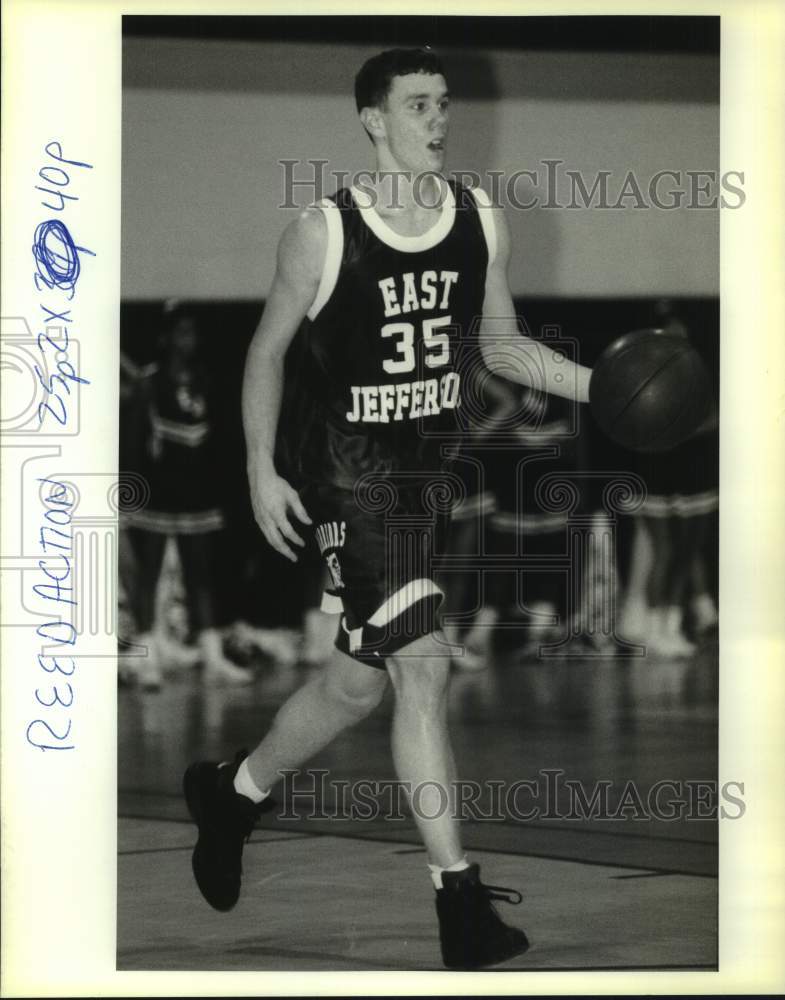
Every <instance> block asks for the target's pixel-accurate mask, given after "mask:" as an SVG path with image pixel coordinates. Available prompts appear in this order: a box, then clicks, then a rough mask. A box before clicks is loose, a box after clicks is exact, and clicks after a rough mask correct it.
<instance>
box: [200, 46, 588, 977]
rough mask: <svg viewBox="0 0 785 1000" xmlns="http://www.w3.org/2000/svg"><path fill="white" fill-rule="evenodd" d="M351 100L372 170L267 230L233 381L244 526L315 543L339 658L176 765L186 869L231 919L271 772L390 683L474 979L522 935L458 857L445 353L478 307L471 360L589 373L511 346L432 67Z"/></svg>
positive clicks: (447, 906)
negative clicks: (448, 612) (215, 753)
mask: <svg viewBox="0 0 785 1000" xmlns="http://www.w3.org/2000/svg"><path fill="white" fill-rule="evenodd" d="M355 97H356V103H357V110H358V112H359V116H360V120H361V122H362V125H363V126H364V128H365V130H366V132H367V134H368V136H369V137H370V139H371V141H372V143H373V146H374V151H375V154H376V166H377V170H378V173H377V174H376V175H375V176H374V178H373V180H372V182H371V183H368V184H365V185H364V186H363V188H359V187H356V186H355V187H352V188H348V189H342V190H340V191H338V192H337V194H335V195H334V196H333V197H331V198H328V199H325V200H324V201H323V202H321V203H320V204H318V205H317V206H314V207H312V208H310V209H307V210H306V211H304V212H302V214H301V215H300V216H299V218H297V219H296V220H295V221H294V222H292V223H291V225H290V226H289V227H288V228H287V229H286V231H285V232H284V234H283V236H282V238H281V242H280V244H279V247H278V263H277V271H276V275H275V279H274V282H273V285H272V288H271V291H270V295H269V298H268V300H267V304H266V308H265V312H264V316H263V318H262V321H261V324H260V326H259V329H258V330H257V332H256V335H255V337H254V339H253V342H252V344H251V347H250V350H249V355H248V360H247V367H246V374H245V384H244V391H243V414H244V424H245V431H246V437H247V444H248V474H249V479H250V488H251V498H252V503H253V508H254V512H255V515H256V519H257V521H258V523H259V527H260V528H261V530H262V532H263V533H264V536H265V538H266V539H267V540H268V542H269V543H270V544H271V545H272V546H273V548H275V549H276V550H277V551H278V552H280V553H282V554H283V555H285V556H287V557H288V558H290V559H295V558H296V555H295V553H296V551H297V549H300V548H301V547H302V546H303V545H304V544H305V540H304V538H303V535H305V534H306V533H307V532H312V533H313V535H314V536H315V538H316V542H317V544H318V545H319V547H320V549H321V550H322V554H323V555H324V558H325V562H326V564H327V567H328V569H329V571H330V574H331V582H332V587H331V588H330V591H329V592H328V593H327V598H326V602H327V603H326V605H325V606H326V607H328V608H330V609H332V610H334V611H336V612H339V613H340V625H339V627H338V637H337V639H336V643H335V645H336V649H335V652H334V655H333V658H332V660H331V661H330V662H329V664H328V665H327V667H326V668H325V669H324V670H323V671H322V672H320V673H319V674H318V675H317V676H315V677H314V678H313V679H312V680H310V681H308V682H307V683H306V684H305V685H304V686H303V687H301V688H300V689H299V690H298V691H297V692H295V693H294V694H293V695H292V696H291V697H290V698H289V699H288V701H286V702H285V703H284V704H283V705H282V706H281V708H280V709H279V711H278V713H277V715H276V717H275V719H274V721H273V724H272V727H271V729H270V731H269V732H268V733H267V735H266V736H265V737H264V739H263V740H262V741H261V743H260V744H259V745H258V746H257V747H256V749H255V750H254V751H253V752H252V753H251V754H250V756H247V757H245V756H244V754H243V753H242V752H241V753H239V754H238V755H237V757H236V758H235V760H234V762H233V763H223V764H215V763H198V764H193V765H191V767H190V768H189V769H188V771H187V772H186V775H185V780H184V787H185V794H186V798H187V801H188V805H189V808H190V810H191V813H192V815H193V817H194V819H195V821H196V823H197V826H198V829H199V838H198V841H197V844H196V848H195V850H194V855H193V869H194V874H195V876H196V881H197V884H198V885H199V888H200V889H201V891H202V893H203V895H204V896H205V898H206V899H207V901H208V902H209V903H210V904H211V905H212V906H214V907H215V908H216V909H220V910H228V909H231V908H232V907H233V906H234V904H235V902H236V901H237V899H238V896H239V892H240V875H241V854H242V847H243V842H244V840H245V839H246V838H247V837H248V836H249V835H250V832H251V830H252V828H253V825H254V821H255V819H256V817H257V816H258V815H259V813H260V812H262V811H264V810H265V809H269V808H271V803H270V798H269V791H270V789H271V787H272V786H273V785H274V784H275V783H276V781H278V780H279V771H281V770H282V769H285V768H296V767H298V766H299V765H301V764H302V763H304V762H305V761H307V760H308V759H309V758H310V757H311V756H313V755H314V754H316V753H317V752H318V751H320V750H321V749H322V748H323V747H325V746H326V745H327V744H328V743H329V742H330V741H331V740H332V739H333V738H334V737H335V736H336V735H337V734H338V733H340V732H341V731H342V730H344V729H345V728H346V727H347V726H351V725H352V724H354V723H356V722H358V721H359V720H360V719H362V718H363V717H364V716H366V715H367V714H368V713H369V712H371V711H372V710H373V709H374V707H375V706H377V705H378V704H379V702H380V701H381V699H382V696H383V695H384V692H385V689H386V688H387V686H388V684H390V683H391V684H392V688H393V691H394V696H395V708H394V715H393V722H392V753H393V760H394V764H395V768H396V772H397V775H398V777H399V779H400V780H401V781H402V782H404V783H406V784H405V785H404V787H409V786H410V787H411V788H416V787H417V786H423V785H424V783H427V784H425V785H424V788H425V791H424V794H423V795H422V798H421V800H420V801H419V802H418V803H417V804H418V806H419V808H416V809H415V808H413V813H414V815H415V821H416V823H417V826H418V829H419V832H420V834H421V836H422V838H423V840H424V842H425V846H426V848H427V852H428V858H429V868H430V872H431V876H432V879H433V883H434V886H435V889H436V910H437V914H438V920H439V927H440V939H441V948H442V958H443V961H444V963H445V965H446V966H448V967H451V968H477V967H481V966H484V965H490V964H494V963H498V962H501V961H504V960H505V959H508V958H511V957H512V956H514V955H517V954H520V953H521V952H523V951H525V950H526V948H527V947H528V941H527V939H526V935H525V934H524V933H523V932H522V931H521V930H518V929H516V928H513V927H510V926H508V925H507V924H505V923H504V922H503V921H502V920H501V918H500V917H499V915H498V914H497V913H496V910H495V909H494V907H493V905H492V900H494V899H505V900H506V901H508V902H519V901H520V895H519V894H517V893H514V892H513V891H512V890H499V889H494V887H491V886H487V885H485V884H484V883H483V882H482V881H481V880H480V875H479V868H478V865H477V864H471V863H469V862H468V861H467V859H466V857H465V856H464V852H463V850H462V848H461V843H460V837H459V826H458V823H457V821H456V816H455V809H454V803H453V801H452V794H453V788H454V782H455V779H456V772H455V762H454V759H453V753H452V750H451V747H450V741H449V738H448V732H447V711H446V709H447V682H448V676H449V662H450V661H449V647H448V646H447V645H446V644H445V642H444V640H443V637H442V635H441V633H440V631H439V628H438V608H439V604H440V602H441V600H442V596H443V594H442V591H441V590H440V588H439V587H438V586H437V584H436V582H435V581H434V579H433V574H432V571H431V569H430V565H429V553H430V552H432V551H434V550H438V548H439V538H438V537H436V536H438V535H440V532H441V531H442V527H441V525H443V522H444V520H445V519H444V518H441V519H440V518H438V517H435V516H434V511H433V506H434V504H433V497H432V496H429V487H430V486H433V485H434V484H436V485H438V484H440V483H442V484H443V483H444V482H446V481H447V480H448V478H449V477H448V470H446V469H445V468H444V466H443V460H442V447H441V443H442V440H443V438H444V437H447V436H449V435H450V434H451V433H452V430H453V429H454V428H455V427H456V426H457V422H456V417H457V414H458V411H459V409H460V406H461V380H462V377H463V374H464V373H463V372H462V369H461V347H462V343H463V340H465V339H466V338H467V337H468V335H469V333H470V331H471V328H472V321H473V320H474V318H475V317H479V316H481V315H484V320H483V324H482V329H481V332H480V342H481V348H482V355H483V357H484V358H485V361H486V362H487V363H488V365H489V366H494V365H501V366H502V368H503V374H505V375H506V376H507V377H510V378H512V379H514V380H518V381H520V382H521V383H524V384H534V385H535V386H536V387H537V388H541V389H544V390H547V391H553V392H555V393H557V394H560V395H565V396H569V397H571V398H573V399H577V400H580V401H585V400H587V398H588V383H589V374H590V373H589V371H588V370H587V369H585V368H582V367H580V366H577V365H574V364H572V363H571V362H569V361H566V360H565V359H564V358H563V357H558V356H555V355H553V354H552V352H550V351H549V350H547V349H546V348H544V347H542V346H541V345H539V344H536V343H535V342H533V341H531V340H528V339H527V338H524V337H520V336H518V335H517V325H516V320H515V311H514V307H513V304H512V299H511V296H510V291H509V288H508V284H507V277H506V270H507V262H508V259H509V253H510V246H509V236H508V231H507V228H506V225H505V223H504V220H503V218H502V216H501V214H500V213H499V212H498V211H496V210H495V209H492V208H491V206H490V204H489V202H488V200H487V198H486V197H485V196H484V194H483V193H482V192H480V191H474V192H469V191H467V190H465V189H463V188H461V187H460V186H458V185H456V184H454V183H448V182H447V181H446V180H445V179H444V178H443V176H442V170H443V165H444V159H445V147H446V142H447V131H448V124H449V118H450V114H449V102H450V97H449V93H448V91H447V84H446V82H445V79H444V75H443V72H442V67H441V64H440V62H439V60H438V58H437V57H436V55H435V54H434V53H432V52H431V51H430V50H394V51H389V52H383V53H381V54H380V55H377V56H375V57H374V58H373V59H371V60H369V61H368V62H367V63H366V64H365V65H364V66H363V67H362V68H361V70H360V72H359V74H358V75H357V78H356V81H355ZM391 182H393V183H391ZM306 317H307V319H308V324H307V326H306V329H305V333H304V336H305V351H304V355H303V361H302V365H300V366H298V367H300V368H301V376H302V378H303V382H302V383H301V384H302V386H303V388H302V389H301V390H300V391H298V392H297V393H296V394H295V396H296V402H297V403H299V407H297V406H296V407H295V413H294V414H287V415H286V419H285V423H286V427H285V428H284V427H282V430H286V431H287V432H289V433H290V434H291V433H292V432H294V435H295V437H294V440H291V441H290V442H289V445H288V447H287V448H284V449H283V454H284V455H285V459H286V460H285V464H283V465H282V466H281V468H282V469H285V470H286V476H282V475H281V469H279V468H278V467H277V465H276V461H275V458H274V456H275V455H276V453H275V450H274V446H275V437H276V428H277V424H278V422H279V413H280V406H281V398H282V391H283V385H282V383H283V376H282V373H283V365H284V355H285V354H286V351H287V348H288V346H289V344H290V343H291V341H292V339H293V337H294V335H295V333H296V331H297V330H298V328H299V327H300V325H301V323H302V321H303V320H304V319H305V318H306ZM498 317H503V318H502V319H498ZM462 338H463V340H462ZM504 338H507V339H506V340H505V339H504ZM500 340H504V343H503V345H502V347H500V346H499V342H500ZM510 341H513V342H510ZM295 420H296V421H297V422H295ZM281 423H282V424H283V423H284V421H283V420H282V421H281ZM392 522H395V523H397V524H402V525H403V526H404V527H403V529H402V535H403V536H404V539H403V540H404V542H405V543H406V544H401V545H397V544H396V543H395V541H394V540H390V541H389V542H388V537H387V534H388V532H387V529H388V527H389V524H390V523H392ZM392 538H393V536H392V535H391V539H392ZM443 795H446V796H448V797H449V802H450V808H447V809H444V808H443V798H442V796H443ZM413 805H414V804H413ZM425 817H435V818H425Z"/></svg>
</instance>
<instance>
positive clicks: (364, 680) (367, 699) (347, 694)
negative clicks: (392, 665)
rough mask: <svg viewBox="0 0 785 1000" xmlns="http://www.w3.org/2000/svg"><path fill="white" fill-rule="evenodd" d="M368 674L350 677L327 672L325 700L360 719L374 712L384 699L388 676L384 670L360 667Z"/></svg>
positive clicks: (323, 682)
mask: <svg viewBox="0 0 785 1000" xmlns="http://www.w3.org/2000/svg"><path fill="white" fill-rule="evenodd" d="M359 669H361V670H366V671H367V674H362V675H358V676H356V677H349V676H347V675H346V674H345V673H340V674H338V673H331V672H329V671H325V673H324V675H323V677H322V694H323V696H324V698H325V699H326V700H327V701H328V702H329V703H332V704H334V705H337V706H339V707H340V708H341V710H342V711H344V712H347V713H348V714H349V715H354V716H356V717H357V718H358V719H362V718H364V717H365V716H366V715H368V714H369V713H370V712H372V711H373V710H374V709H375V708H376V706H377V705H378V704H379V702H381V700H382V698H383V697H384V692H385V690H386V689H387V675H386V674H385V673H384V671H382V670H371V668H367V667H360V668H359Z"/></svg>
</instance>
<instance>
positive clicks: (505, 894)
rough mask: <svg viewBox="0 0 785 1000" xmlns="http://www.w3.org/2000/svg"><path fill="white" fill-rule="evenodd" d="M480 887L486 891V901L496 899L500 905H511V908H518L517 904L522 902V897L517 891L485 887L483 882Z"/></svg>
mask: <svg viewBox="0 0 785 1000" xmlns="http://www.w3.org/2000/svg"><path fill="white" fill-rule="evenodd" d="M480 885H481V886H482V888H483V889H485V890H486V892H487V895H488V899H497V900H499V901H500V902H502V903H511V904H512V905H513V906H518V904H519V903H522V902H523V896H522V895H521V894H520V893H519V892H518V890H517V889H507V888H505V887H504V886H502V885H486V884H485V883H484V882H481V883H480Z"/></svg>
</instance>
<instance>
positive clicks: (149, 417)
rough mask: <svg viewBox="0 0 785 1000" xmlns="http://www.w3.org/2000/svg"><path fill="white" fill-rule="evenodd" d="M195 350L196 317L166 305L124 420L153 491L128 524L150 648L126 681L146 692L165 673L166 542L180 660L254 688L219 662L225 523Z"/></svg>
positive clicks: (210, 676) (139, 611)
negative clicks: (175, 577)
mask: <svg viewBox="0 0 785 1000" xmlns="http://www.w3.org/2000/svg"><path fill="white" fill-rule="evenodd" d="M200 342H201V337H200V333H199V330H198V329H197V325H196V322H195V320H194V317H193V316H192V315H191V314H190V313H189V312H188V311H186V310H185V309H183V308H181V307H179V306H177V305H171V304H170V305H169V307H168V308H167V310H166V312H165V320H164V328H163V332H162V336H161V341H160V356H159V360H158V362H157V363H155V364H152V365H149V366H147V367H146V368H145V369H143V370H142V371H141V373H140V376H139V378H138V380H137V384H136V394H135V396H136V398H135V401H134V405H133V407H132V412H131V413H129V414H128V419H127V420H126V436H127V440H128V441H129V442H135V443H136V447H135V449H134V450H135V454H134V456H133V457H132V458H131V466H132V468H134V469H135V471H138V472H139V473H140V474H141V475H143V476H144V478H145V479H146V480H147V482H148V484H149V490H150V498H149V503H148V504H147V506H146V507H144V508H142V509H141V510H138V511H133V512H129V513H128V514H126V515H125V522H126V525H127V528H128V537H129V540H130V543H131V547H132V550H133V555H134V559H135V585H134V594H133V597H132V603H133V607H134V618H135V621H136V625H137V629H138V635H137V637H136V642H137V644H138V645H141V646H144V647H146V649H147V655H146V656H142V657H139V658H137V659H135V660H133V661H130V662H133V663H134V666H133V667H132V668H131V673H132V674H133V675H135V678H136V679H137V680H138V681H139V683H140V684H141V685H142V686H144V687H152V688H155V687H158V686H160V684H161V680H162V676H163V670H164V667H165V666H167V665H168V664H167V648H166V645H165V644H164V643H163V642H162V641H161V632H162V629H161V628H160V626H161V625H162V624H163V623H162V622H161V621H160V616H158V618H157V615H156V611H157V608H156V597H157V594H158V584H159V579H160V577H161V569H162V565H163V562H164V555H165V552H166V543H167V539H169V538H173V539H174V540H175V542H176V548H177V554H178V556H179V562H180V570H181V575H182V584H183V588H184V591H185V597H186V607H187V615H188V620H189V625H190V631H191V632H192V633H193V634H194V635H195V638H196V644H197V649H198V655H195V656H193V657H188V655H187V654H185V660H186V662H187V661H188V660H189V659H190V660H192V661H195V660H196V659H197V658H198V659H199V660H201V662H202V664H203V669H204V678H205V680H208V681H210V682H228V683H232V684H236V683H241V684H246V683H249V682H250V681H251V680H252V679H253V675H252V673H251V672H250V671H248V670H245V669H243V668H241V667H238V666H237V665H236V664H233V663H232V662H230V661H229V660H228V659H227V658H226V657H225V656H224V653H223V646H222V638H221V632H220V626H221V624H222V622H221V620H220V619H221V610H220V608H219V602H218V598H217V593H216V585H217V582H218V572H217V568H218V555H219V546H220V544H221V534H222V531H223V528H224V518H223V513H222V511H221V505H220V494H219V486H220V481H221V480H220V475H219V474H218V471H217V470H218V469H219V468H220V466H219V464H218V458H219V451H218V444H217V442H216V440H215V437H214V434H213V427H212V424H211V407H212V404H213V400H212V399H211V384H210V375H209V371H208V369H207V367H206V365H205V364H204V360H203V357H202V355H201V351H200ZM156 625H158V626H159V627H158V628H156ZM170 653H171V651H170ZM169 662H170V663H171V658H170V661H169ZM172 665H174V664H172Z"/></svg>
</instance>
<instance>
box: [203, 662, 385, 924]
mask: <svg viewBox="0 0 785 1000" xmlns="http://www.w3.org/2000/svg"><path fill="white" fill-rule="evenodd" d="M386 686H387V674H386V673H385V672H384V671H383V670H379V669H376V668H374V667H370V666H367V665H366V664H363V663H358V662H357V661H356V660H353V659H351V658H350V657H348V656H347V655H345V654H344V653H342V652H340V651H339V650H337V649H336V650H335V651H334V654H333V656H332V658H331V660H330V662H329V664H328V665H327V667H326V668H325V669H324V670H322V671H320V672H319V673H318V674H316V675H315V676H314V677H313V678H312V679H311V680H310V681H309V682H307V683H306V684H305V685H303V687H301V688H300V689H299V690H298V691H296V692H295V693H294V694H293V695H291V696H290V698H289V699H288V700H287V701H286V702H284V704H283V705H282V706H281V708H280V709H279V710H278V713H277V715H276V717H275V719H274V721H273V725H272V727H271V729H270V731H269V733H268V734H267V735H266V736H265V737H264V739H263V740H262V742H261V743H260V744H259V746H258V747H256V749H255V750H254V751H253V753H252V754H251V756H250V758H248V759H247V760H246V759H245V753H244V752H242V751H241V752H240V753H238V754H237V755H236V757H235V759H234V761H233V762H224V763H221V764H218V763H214V762H199V763H196V764H192V765H191V766H190V767H189V768H188V770H187V771H186V773H185V777H184V779H183V789H184V792H185V797H186V801H187V803H188V808H189V811H190V813H191V816H192V817H193V819H194V821H195V822H196V824H197V827H198V829H199V839H198V840H197V843H196V847H195V848H194V852H193V857H192V867H193V872H194V876H195V878H196V882H197V885H198V886H199V889H200V890H201V892H202V895H203V896H204V898H205V899H206V900H207V902H208V903H209V904H210V905H211V906H212V907H214V908H215V909H217V910H230V909H232V907H233V906H234V905H235V903H236V902H237V900H238V898H239V896H240V882H241V875H242V853H243V846H244V843H245V841H246V840H247V838H248V837H249V836H250V834H251V831H252V830H253V827H254V824H255V822H256V820H257V818H258V817H259V815H260V814H261V813H262V812H265V811H268V810H269V809H270V808H271V807H272V804H273V803H272V799H271V798H270V797H269V789H270V788H271V787H272V785H274V784H275V783H276V782H277V781H278V780H279V779H280V774H279V772H280V771H281V770H283V769H291V768H296V767H299V766H300V765H301V764H303V763H305V761H307V760H308V759H309V758H310V757H312V756H313V755H314V754H315V753H317V752H318V751H319V750H321V749H322V748H323V747H325V746H327V744H328V743H330V742H331V740H332V739H333V738H334V737H335V736H337V735H338V733H340V732H342V731H343V730H344V729H345V728H346V727H347V726H350V725H353V724H354V723H356V722H359V721H360V719H362V718H363V717H364V716H366V715H367V714H368V713H369V712H370V711H372V709H373V708H375V707H376V705H378V703H379V702H380V701H381V699H382V696H383V695H384V691H385V688H386Z"/></svg>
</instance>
